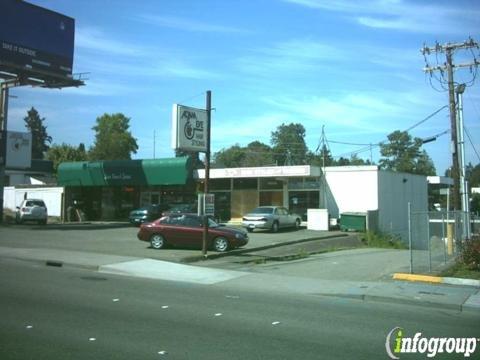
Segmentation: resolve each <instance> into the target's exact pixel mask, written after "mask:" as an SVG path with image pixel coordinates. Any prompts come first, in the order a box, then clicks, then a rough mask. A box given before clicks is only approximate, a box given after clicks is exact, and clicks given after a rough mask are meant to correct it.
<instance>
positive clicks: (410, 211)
mask: <svg viewBox="0 0 480 360" xmlns="http://www.w3.org/2000/svg"><path fill="white" fill-rule="evenodd" d="M408 247H409V248H410V274H413V252H412V204H411V203H408Z"/></svg>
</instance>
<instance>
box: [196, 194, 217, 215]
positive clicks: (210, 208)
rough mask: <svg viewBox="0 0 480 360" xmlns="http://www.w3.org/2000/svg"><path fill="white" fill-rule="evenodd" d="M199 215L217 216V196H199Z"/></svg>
mask: <svg viewBox="0 0 480 360" xmlns="http://www.w3.org/2000/svg"><path fill="white" fill-rule="evenodd" d="M202 211H203V212H202ZM198 215H200V216H201V215H212V216H215V194H198Z"/></svg>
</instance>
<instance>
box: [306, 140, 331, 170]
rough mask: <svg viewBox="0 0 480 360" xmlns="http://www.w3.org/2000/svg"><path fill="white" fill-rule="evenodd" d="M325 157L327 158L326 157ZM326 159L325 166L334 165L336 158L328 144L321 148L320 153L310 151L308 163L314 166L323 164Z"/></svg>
mask: <svg viewBox="0 0 480 360" xmlns="http://www.w3.org/2000/svg"><path fill="white" fill-rule="evenodd" d="M324 157H325V158H324ZM324 160H325V166H334V165H336V164H335V160H334V158H333V157H332V154H331V152H330V149H329V148H328V147H327V145H326V144H323V146H322V147H321V148H320V152H319V153H313V152H311V151H309V152H308V153H307V163H309V164H310V165H313V166H323V162H324Z"/></svg>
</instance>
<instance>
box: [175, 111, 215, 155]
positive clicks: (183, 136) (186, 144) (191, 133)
mask: <svg viewBox="0 0 480 360" xmlns="http://www.w3.org/2000/svg"><path fill="white" fill-rule="evenodd" d="M207 134H208V124H207V110H203V109H196V108H191V107H188V106H183V105H178V104H174V105H173V112H172V148H174V149H179V150H186V151H196V152H206V151H207Z"/></svg>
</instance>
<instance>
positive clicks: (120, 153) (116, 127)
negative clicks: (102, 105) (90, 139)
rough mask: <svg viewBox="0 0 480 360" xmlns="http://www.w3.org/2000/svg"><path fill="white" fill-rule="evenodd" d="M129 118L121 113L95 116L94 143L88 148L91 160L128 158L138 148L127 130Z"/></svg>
mask: <svg viewBox="0 0 480 360" xmlns="http://www.w3.org/2000/svg"><path fill="white" fill-rule="evenodd" d="M129 123H130V118H127V117H126V116H125V115H123V114H121V113H117V114H103V115H102V116H100V117H98V118H97V125H96V126H94V127H93V128H92V129H93V130H94V131H95V143H94V145H93V146H92V148H90V151H89V158H90V159H91V160H130V159H131V154H132V153H134V154H135V153H136V152H137V150H138V145H137V140H136V139H135V138H134V137H133V136H132V134H131V133H130V131H129V128H130V124H129Z"/></svg>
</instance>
